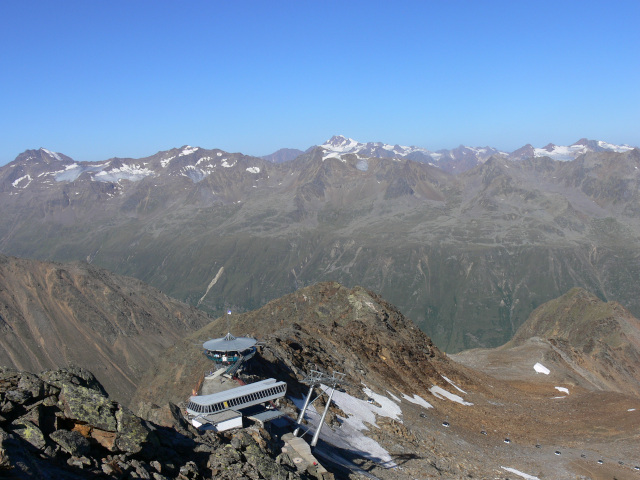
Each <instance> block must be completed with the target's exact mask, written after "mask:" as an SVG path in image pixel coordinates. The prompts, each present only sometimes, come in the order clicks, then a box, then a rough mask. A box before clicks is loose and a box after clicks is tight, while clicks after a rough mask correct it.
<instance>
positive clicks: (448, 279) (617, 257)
mask: <svg viewBox="0 0 640 480" xmlns="http://www.w3.org/2000/svg"><path fill="white" fill-rule="evenodd" d="M579 145H581V146H579ZM578 146H579V147H578ZM574 147H575V148H574ZM464 149H466V147H464ZM464 149H463V150H464ZM580 149H583V150H584V152H585V153H582V154H580V155H578V156H577V157H576V158H575V159H574V160H570V161H564V160H563V161H561V160H554V159H553V158H551V157H550V156H548V155H547V156H537V155H538V153H539V152H538V153H536V152H537V150H536V149H533V150H532V152H533V153H532V156H530V157H528V158H525V157H526V152H524V153H522V152H521V153H519V154H518V155H516V156H515V157H514V158H512V159H510V158H509V156H508V155H504V154H502V153H500V152H498V153H495V154H493V155H492V156H490V157H489V158H486V159H483V160H482V161H481V160H480V157H469V158H470V159H471V160H469V166H470V167H472V168H469V169H467V170H465V171H462V170H464V168H463V167H457V168H456V169H455V170H454V169H453V166H451V167H450V168H451V169H452V170H453V171H457V170H458V168H459V170H460V173H456V174H452V173H449V172H447V171H445V170H444V169H443V168H438V167H437V166H435V165H436V163H434V161H426V162H425V161H424V159H423V161H416V160H412V159H411V158H409V157H410V156H411V155H423V154H425V152H424V151H421V150H420V149H416V148H414V147H400V146H393V147H391V146H389V145H385V144H358V142H354V141H352V140H349V139H345V138H344V137H334V138H332V139H331V140H330V141H328V142H326V143H325V144H323V145H320V146H318V147H314V148H311V149H310V150H309V151H307V152H305V153H303V154H302V155H298V156H297V157H296V158H294V159H292V160H291V159H290V160H288V161H283V162H280V163H274V162H272V161H269V160H266V159H264V158H258V157H251V156H246V155H243V154H240V153H229V152H224V151H222V150H218V149H213V150H207V149H203V148H198V147H190V146H184V147H181V148H175V149H172V150H168V151H163V152H158V153H156V154H154V155H152V156H150V157H145V158H141V159H122V158H114V159H109V160H105V161H102V162H77V161H74V160H73V159H71V158H69V157H67V156H65V155H63V154H61V153H55V152H51V151H48V150H44V149H40V150H28V151H26V152H24V153H22V154H21V155H19V156H18V157H17V158H16V159H15V160H14V161H13V162H11V163H10V164H8V165H5V166H3V167H1V168H0V217H1V218H2V219H3V222H1V223H0V252H2V253H4V254H9V255H15V256H19V257H29V258H36V259H41V260H55V261H72V260H76V261H77V260H84V261H86V262H88V263H90V264H95V265H96V266H100V267H104V268H107V269H109V270H111V271H114V272H116V273H118V274H122V275H127V276H132V277H136V278H138V279H140V280H142V281H145V282H147V283H149V284H151V285H153V286H154V287H156V288H159V289H161V290H162V291H164V292H166V293H168V294H170V295H172V296H173V297H175V298H178V299H180V300H182V301H185V302H187V303H189V304H191V305H194V306H195V305H199V306H200V307H201V308H203V309H205V310H206V311H208V312H210V313H211V314H213V315H217V314H220V313H222V312H226V311H227V310H228V309H231V310H233V311H236V312H242V311H248V310H253V309H256V308H259V307H260V306H262V305H264V304H265V303H266V302H267V301H269V300H271V299H274V298H278V297H281V296H282V295H285V294H287V293H290V292H293V291H295V290H297V289H298V288H300V287H303V286H306V285H311V284H313V283H316V282H318V281H327V280H330V281H339V282H340V283H342V284H344V285H348V286H354V285H362V286H364V287H366V288H370V289H373V290H375V291H377V292H380V294H381V295H383V296H384V297H385V298H387V299H388V300H389V301H391V302H393V303H394V304H395V305H397V306H398V307H399V308H400V309H401V311H402V312H403V313H404V314H405V315H407V316H408V317H410V318H411V319H412V320H413V321H415V322H416V324H417V325H418V326H419V327H420V328H421V329H423V330H424V331H427V332H429V334H430V336H431V337H432V338H433V339H434V341H435V342H437V344H438V345H439V346H440V347H441V348H442V349H443V350H445V351H447V352H455V351H459V350H462V349H465V348H473V347H492V346H498V345H501V344H503V343H504V342H506V341H508V340H509V339H511V337H512V336H513V334H514V333H515V332H516V330H517V329H518V327H519V326H520V325H521V324H522V323H523V322H524V321H525V320H526V319H527V318H528V316H529V314H530V313H531V312H532V311H533V310H534V309H535V308H536V307H538V306H539V305H541V304H543V303H545V302H546V301H548V300H551V299H553V298H556V297H558V296H559V295H562V294H564V293H565V292H566V291H568V290H569V289H571V288H573V287H583V288H586V289H588V290H589V291H592V292H594V293H595V294H596V295H597V296H598V297H599V298H600V299H602V300H617V301H619V302H620V303H621V304H622V305H623V306H624V307H625V308H627V309H629V310H630V311H631V312H632V314H634V315H640V299H638V297H637V295H636V290H635V288H634V286H633V285H634V282H635V279H637V278H638V274H639V273H640V259H639V257H638V254H637V252H638V251H640V222H638V215H639V213H640V197H639V195H638V184H639V182H640V174H639V172H638V167H639V166H640V150H638V149H631V147H627V146H610V145H608V144H605V143H604V142H591V141H585V142H577V143H576V144H575V145H574V146H571V147H566V148H562V149H560V148H556V147H552V146H549V148H547V150H545V151H546V152H547V153H548V154H549V155H551V154H553V153H554V152H561V151H562V152H565V151H570V152H572V155H573V154H577V152H578V150H580ZM471 150H473V149H471ZM471 150H469V149H466V150H464V151H471ZM476 150H478V151H479V150H481V149H476ZM530 150H531V149H530ZM613 150H619V151H613ZM385 152H389V153H388V154H387V153H385ZM391 152H393V155H396V157H393V156H390V154H391ZM436 153H437V152H436ZM485 153H488V151H487V152H485ZM530 153H531V152H530ZM401 154H404V155H405V156H401ZM514 154H515V152H514ZM514 154H511V155H514ZM376 155H383V156H380V157H379V156H376ZM478 155H479V154H478ZM563 155H565V153H563ZM566 155H569V154H568V153H566ZM425 158H426V157H425ZM430 158H431V159H432V160H436V161H437V160H438V159H437V158H435V157H433V156H431V157H430ZM440 158H444V157H440ZM461 158H462V157H461ZM460 162H462V160H460ZM458 165H462V163H459V164H458ZM465 168H466V167H465Z"/></svg>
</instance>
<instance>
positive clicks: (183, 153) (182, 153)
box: [178, 145, 200, 157]
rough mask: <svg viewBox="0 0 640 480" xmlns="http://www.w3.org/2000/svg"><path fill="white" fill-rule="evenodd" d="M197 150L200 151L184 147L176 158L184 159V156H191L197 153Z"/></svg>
mask: <svg viewBox="0 0 640 480" xmlns="http://www.w3.org/2000/svg"><path fill="white" fill-rule="evenodd" d="M198 150H200V147H191V146H189V145H187V146H186V147H184V149H183V150H182V152H180V154H179V155H178V156H179V157H184V156H186V155H191V154H192V153H194V152H197V151H198Z"/></svg>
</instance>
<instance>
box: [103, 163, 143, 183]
mask: <svg viewBox="0 0 640 480" xmlns="http://www.w3.org/2000/svg"><path fill="white" fill-rule="evenodd" d="M149 175H153V171H152V170H149V169H148V168H142V167H140V165H135V164H134V165H122V167H120V168H113V169H111V170H109V171H106V170H103V171H101V172H98V173H96V174H95V177H94V178H95V180H97V181H99V182H117V181H120V180H129V181H131V182H137V181H139V180H142V179H143V178H145V177H148V176H149Z"/></svg>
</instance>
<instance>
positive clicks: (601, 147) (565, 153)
mask: <svg viewBox="0 0 640 480" xmlns="http://www.w3.org/2000/svg"><path fill="white" fill-rule="evenodd" d="M630 150H633V147H630V146H629V145H614V144H612V143H607V142H603V141H601V140H589V139H586V138H581V139H580V140H578V141H577V142H575V143H574V144H572V145H568V146H563V145H554V144H553V143H549V144H548V145H546V146H544V147H542V148H534V156H535V157H550V158H553V159H554V160H560V161H571V160H574V159H575V158H577V157H578V156H579V155H582V154H584V153H587V152H618V153H621V152H628V151H630ZM514 153H515V152H514Z"/></svg>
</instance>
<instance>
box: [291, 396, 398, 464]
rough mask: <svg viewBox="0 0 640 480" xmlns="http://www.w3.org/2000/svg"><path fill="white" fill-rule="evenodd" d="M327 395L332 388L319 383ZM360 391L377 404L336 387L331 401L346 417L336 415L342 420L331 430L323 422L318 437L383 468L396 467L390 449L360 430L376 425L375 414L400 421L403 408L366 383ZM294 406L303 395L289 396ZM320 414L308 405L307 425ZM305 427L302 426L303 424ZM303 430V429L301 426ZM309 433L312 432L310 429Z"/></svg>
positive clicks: (316, 424)
mask: <svg viewBox="0 0 640 480" xmlns="http://www.w3.org/2000/svg"><path fill="white" fill-rule="evenodd" d="M320 387H321V388H322V390H323V391H324V392H325V394H326V395H328V394H329V393H330V391H331V388H330V387H327V386H326V385H321V386H320ZM363 392H364V393H365V395H367V396H368V397H369V398H371V399H372V400H373V401H374V402H377V403H378V404H379V405H380V407H378V406H376V405H374V404H372V403H369V402H368V401H367V400H361V399H359V398H355V397H352V396H351V395H349V394H348V393H345V392H340V391H338V390H336V391H335V392H334V394H333V398H332V402H334V403H335V404H336V405H337V406H338V407H339V408H340V409H341V410H342V411H343V412H344V413H345V414H346V415H347V417H346V418H343V417H339V419H340V421H341V422H342V423H341V425H340V427H338V428H336V429H334V428H331V427H330V426H329V425H324V426H323V427H322V431H321V432H320V438H321V439H322V440H323V441H325V442H328V443H330V444H332V445H335V446H336V447H339V448H345V449H348V450H354V451H357V452H358V453H359V454H360V455H362V456H363V457H364V458H367V459H369V460H371V461H374V462H376V463H378V464H380V465H382V466H383V467H385V468H392V467H395V466H396V463H395V462H394V461H393V459H392V457H391V455H389V452H388V451H387V450H385V449H384V448H383V447H382V446H381V445H380V444H379V443H378V442H376V441H375V440H373V439H371V438H369V437H367V436H366V435H365V434H364V433H363V432H364V431H367V430H369V427H368V426H367V425H366V424H369V425H370V426H373V427H376V428H379V427H378V425H377V424H376V415H379V416H382V417H387V418H391V419H393V420H396V421H401V420H400V416H401V415H402V410H401V409H400V406H399V405H397V404H396V403H395V402H394V401H393V400H390V399H389V398H388V397H386V396H384V395H379V394H377V393H375V392H373V391H372V390H370V389H369V388H367V387H366V386H365V387H364V388H363ZM291 400H292V401H293V402H294V404H295V405H296V407H298V408H299V409H301V408H302V406H303V405H304V399H303V398H291ZM320 417H321V415H320V414H319V413H318V411H317V410H316V409H315V407H314V406H313V405H309V407H308V408H307V411H306V413H305V418H306V420H307V421H308V422H309V424H310V425H311V426H312V427H313V428H314V429H315V428H317V426H318V424H319V423H320ZM303 428H304V427H303ZM303 431H304V429H303ZM308 435H312V433H311V432H309V434H308Z"/></svg>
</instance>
